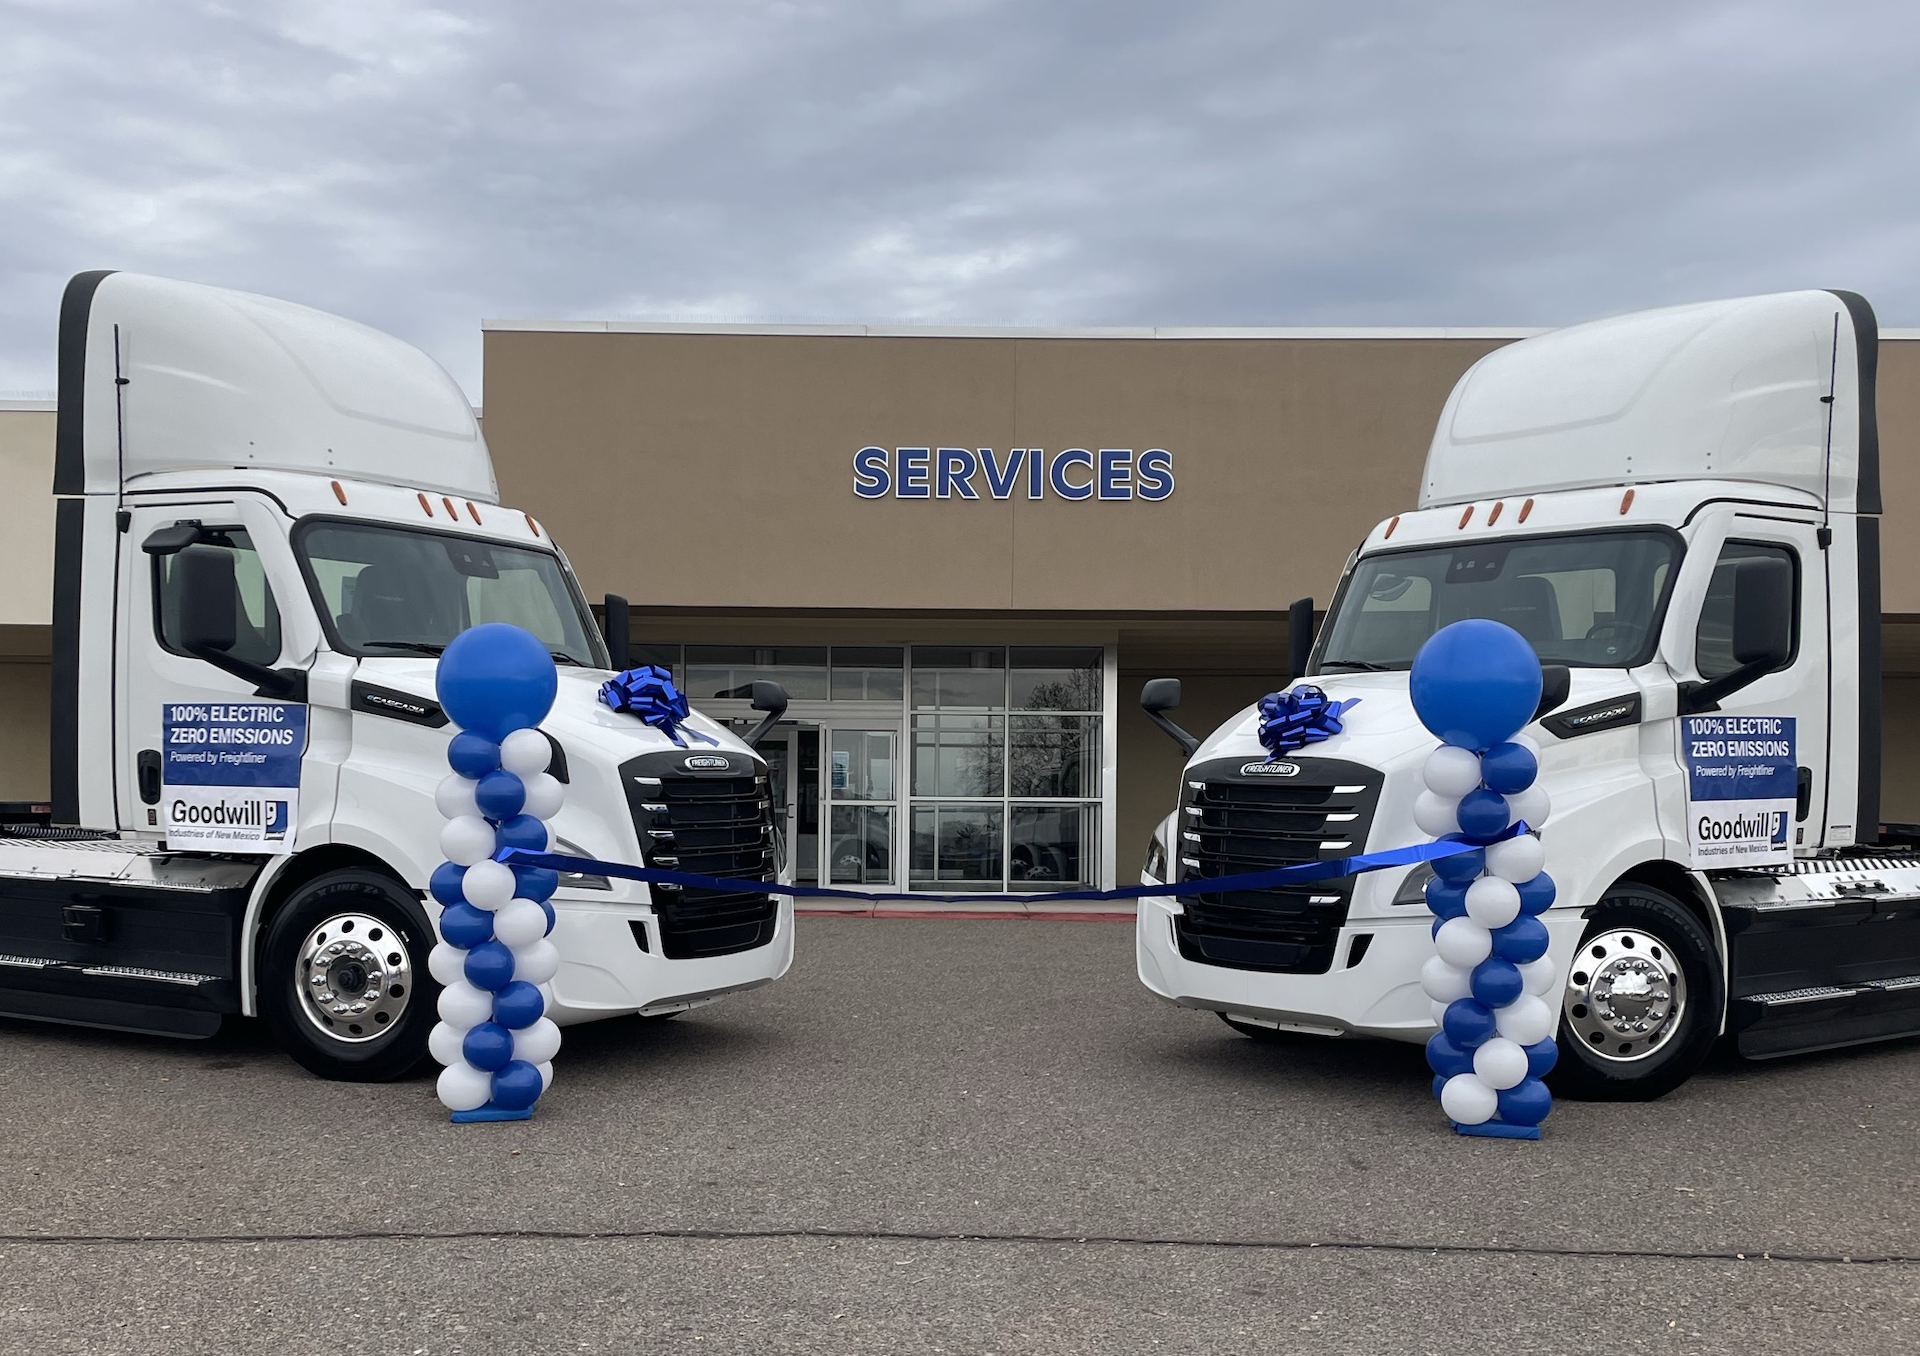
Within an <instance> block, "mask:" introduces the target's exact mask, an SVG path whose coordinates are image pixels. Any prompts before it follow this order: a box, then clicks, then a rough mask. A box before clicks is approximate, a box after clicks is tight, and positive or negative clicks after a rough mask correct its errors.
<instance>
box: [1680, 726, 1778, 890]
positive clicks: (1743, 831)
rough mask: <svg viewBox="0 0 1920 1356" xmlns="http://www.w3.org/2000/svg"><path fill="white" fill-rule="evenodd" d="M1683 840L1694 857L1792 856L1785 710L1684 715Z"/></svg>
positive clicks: (1706, 860) (1751, 862)
mask: <svg viewBox="0 0 1920 1356" xmlns="http://www.w3.org/2000/svg"><path fill="white" fill-rule="evenodd" d="M1681 738H1682V740H1683V741H1684V743H1685V748H1684V750H1683V752H1684V754H1685V757H1686V763H1687V843H1688V846H1689V847H1690V848H1691V850H1692V853H1693V865H1695V866H1699V867H1716V866H1765V865H1768V864H1772V863H1782V862H1791V861H1792V860H1793V813H1794V801H1795V798H1796V795H1797V792H1798V771H1797V769H1798V762H1797V760H1796V758H1795V756H1794V721H1793V717H1791V716H1688V717H1686V719H1685V720H1684V721H1682V722H1681Z"/></svg>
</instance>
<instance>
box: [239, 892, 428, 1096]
mask: <svg viewBox="0 0 1920 1356" xmlns="http://www.w3.org/2000/svg"><path fill="white" fill-rule="evenodd" d="M433 944H434V933H433V926H432V924H430V923H429V922H428V921H427V916H426V914H425V912H424V911H423V910H422V909H421V907H420V904H419V902H418V901H417V900H415V899H414V898H413V896H412V895H411V894H410V893H409V892H408V891H407V889H406V888H405V887H404V886H402V885H401V884H400V883H399V882H398V881H396V880H394V879H392V878H391V877H389V876H385V875H382V874H380V873H379V872H377V871H367V870H361V869H349V870H344V871H329V872H327V873H326V874H325V875H323V876H316V877H315V878H314V879H312V880H310V881H308V882H306V883H305V884H304V885H301V886H299V887H297V888H296V889H295V890H294V892H293V894H292V895H291V896H289V897H288V899H287V901H286V903H285V904H284V905H282V906H281V909H280V911H279V912H278V913H277V914H275V915H274V918H273V922H272V924H271V925H270V926H269V927H268V929H267V936H266V941H265V942H264V943H263V944H262V946H261V948H260V977H259V992H260V1015H261V1016H262V1017H263V1018H264V1019H265V1020H266V1023H267V1025H268V1027H270V1028H271V1029H272V1031H273V1034H274V1036H275V1038H276V1039H277V1040H278V1041H279V1042H280V1046H281V1048H282V1049H284V1050H285V1051H286V1052H287V1053H288V1054H289V1055H291V1056H293V1058H294V1060H295V1061H296V1062H298V1063H299V1064H301V1065H302V1066H304V1067H305V1068H306V1069H308V1070H310V1071H311V1072H313V1073H316V1074H318V1075H319V1076H320V1077H322V1078H332V1079H337V1080H340V1081H342V1082H347V1083H384V1082H387V1081H389V1080H391V1079H395V1078H404V1077H405V1076H406V1075H407V1074H409V1073H411V1072H412V1071H413V1070H414V1069H415V1068H417V1067H418V1066H419V1065H420V1063H421V1062H422V1061H423V1060H425V1059H426V1057H427V1033H428V1032H429V1031H431V1030H432V1029H433V1025H434V1023H435V1022H436V1021H437V1020H438V1019H439V1014H438V1013H437V1012H436V1011H435V1000H436V999H437V997H438V990H439V985H437V984H435V983H434V982H433V978H432V976H431V975H430V974H429V973H428V972H427V952H428V951H430V950H431V949H432V948H433Z"/></svg>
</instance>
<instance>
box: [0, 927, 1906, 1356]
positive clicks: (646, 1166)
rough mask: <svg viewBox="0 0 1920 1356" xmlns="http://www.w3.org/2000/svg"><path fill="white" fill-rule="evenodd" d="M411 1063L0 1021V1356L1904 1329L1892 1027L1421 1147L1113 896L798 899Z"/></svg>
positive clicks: (1791, 1346) (1434, 1138)
mask: <svg viewBox="0 0 1920 1356" xmlns="http://www.w3.org/2000/svg"><path fill="white" fill-rule="evenodd" d="M557 1070H558V1076H557V1079H556V1082H555V1085H554V1088H553V1090H552V1092H551V1093H550V1094H549V1095H548V1096H547V1097H546V1098H545V1099H543V1101H542V1103H541V1106H540V1109H539V1111H538V1113H537V1115H536V1117H535V1118H534V1119H533V1120H532V1121H530V1122H525V1123H520V1124H504V1125H474V1126H454V1125H450V1124H449V1123H447V1121H446V1120H445V1115H444V1112H443V1111H441V1109H440V1108H439V1107H438V1104H437V1103H436V1102H435V1101H434V1098H433V1091H432V1084H431V1081H430V1080H427V1079H420V1080H417V1081H414V1082H409V1083H403V1084H398V1085H384V1086H358V1085H347V1084H333V1083H324V1082H320V1081H317V1080H315V1079H312V1078H310V1077H309V1076H308V1075H306V1074H305V1073H303V1072H302V1071H301V1070H299V1069H298V1068H297V1067H296V1066H294V1065H293V1064H292V1063H291V1062H289V1061H287V1060H285V1059H284V1058H282V1057H281V1056H280V1055H278V1054H277V1053H276V1052H275V1051H274V1050H272V1049H271V1048H270V1047H269V1046H268V1045H267V1044H266V1043H265V1042H264V1040H263V1038H262V1037H261V1036H260V1035H259V1033H258V1032H256V1031H254V1030H253V1029H251V1027H250V1025H249V1024H236V1025H235V1029H234V1030H232V1031H230V1032H227V1033H223V1034H222V1035H221V1036H220V1037H217V1038H216V1039H215V1040H213V1041H210V1042H201V1043H185V1042H169V1041H160V1040H152V1039H146V1038H141V1037H135V1036H122V1035H114V1034H108V1033H100V1032H90V1031H83V1030H75V1029H70V1028H60V1027H50V1026H36V1025H30V1024H25V1023H12V1022H0V1107H3V1108H4V1113H3V1114H4V1116H5V1122H6V1125H7V1127H8V1137H9V1142H8V1145H7V1151H6V1154H5V1159H4V1162H5V1167H4V1174H5V1179H4V1180H5V1184H6V1187H7V1190H6V1191H5V1192H4V1194H3V1195H0V1252H4V1265H3V1266H0V1335H3V1336H0V1349H4V1350H7V1351H15V1350H17V1351H33V1352H44V1353H54V1352H97V1353H108V1352H153V1351H191V1352H199V1351H206V1352H228V1351H248V1350H270V1349H272V1350H284V1349H296V1348H297V1349H324V1350H329V1351H356V1352H368V1353H385V1352H418V1353H433V1354H435V1356H438V1354H439V1353H476V1354H477V1353H510V1352H523V1351H524V1352H535V1351H540V1352H561V1351H656V1350H659V1351H665V1350H673V1351H676V1352H686V1351H689V1350H699V1351H713V1352H725V1351H743V1352H744V1351H795V1352H806V1351H820V1352H836V1353H848V1352H883V1351H886V1352H891V1351H921V1350H939V1351H948V1352H1010V1353H1012V1352H1080V1351H1101V1352H1125V1351H1160V1352H1209V1353H1249V1354H1250V1353H1254V1352H1262V1353H1267V1352H1291V1351H1301V1352H1309V1351H1310V1352H1316V1353H1335V1352H1387V1351H1392V1352H1409V1353H1420V1352H1434V1353H1452V1352H1462V1353H1465V1352H1473V1353H1482V1352H1488V1351H1498V1352H1501V1353H1516V1352H1554V1353H1559V1352H1568V1351H1588V1350H1590V1351H1606V1352H1608V1353H1626V1352H1643V1351H1645V1352H1680V1351H1686V1352H1699V1351H1740V1352H1745V1353H1764V1352H1802V1351H1804V1352H1827V1351H1847V1352H1899V1351H1912V1350H1916V1349H1920V1220H1917V1219H1916V1205H1920V1200H1916V1197H1917V1196H1920V1192H1916V1177H1917V1176H1920V1042H1900V1043H1893V1044H1888V1045H1881V1046H1871V1047H1864V1048H1861V1049H1856V1050H1850V1051H1839V1052H1833V1053H1829V1054H1823V1055H1816V1056H1806V1057H1800V1058H1796V1059H1792V1060H1787V1061H1779V1062H1774V1063H1770V1064H1760V1065H1748V1064H1740V1063H1737V1062H1733V1061H1717V1062H1715V1063H1714V1064H1713V1065H1711V1066H1710V1067H1709V1068H1708V1070H1707V1071H1705V1072H1704V1073H1703V1074H1701V1075H1700V1076H1698V1077H1696V1078H1695V1079H1694V1080H1693V1081H1692V1082H1691V1083H1689V1084H1688V1085H1687V1086H1685V1087H1683V1088H1682V1089H1681V1090H1680V1091H1679V1092H1677V1093H1675V1094H1673V1095H1672V1096H1670V1097H1668V1098H1666V1099H1664V1100H1663V1101H1660V1102H1656V1103H1652V1104H1649V1105H1643V1106H1641V1105H1611V1106H1608V1105H1581V1104H1573V1103H1563V1104H1561V1105H1560V1106H1559V1107H1557V1108H1556V1110H1555V1112H1554V1115H1553V1116H1552V1118H1551V1119H1550V1120H1549V1121H1548V1124H1547V1135H1546V1138H1545V1139H1544V1140H1542V1141H1541V1142H1539V1143H1537V1144H1526V1143H1515V1142H1510V1141H1499V1140H1474V1139H1462V1138H1460V1137H1457V1136H1455V1135H1453V1134H1451V1133H1450V1132H1449V1131H1448V1130H1447V1128H1446V1126H1445V1123H1444V1121H1443V1120H1442V1119H1441V1118H1440V1116H1439V1113H1438V1111H1437V1109H1436V1108H1435V1106H1434V1105H1433V1103H1432V1101H1431V1098H1430V1095H1429V1092H1428V1087H1427V1083H1428V1076H1427V1073H1426V1070H1425V1066H1424V1063H1423V1061H1422V1059H1421V1055H1420V1051H1419V1050H1418V1049H1417V1048H1416V1047H1411V1046H1404V1047H1403V1046H1393V1045H1384V1044H1369V1043H1360V1042H1335V1041H1321V1040H1313V1039H1310V1038H1304V1037H1302V1038H1299V1039H1297V1040H1288V1041H1285V1042H1283V1043H1279V1044H1273V1045H1263V1044H1258V1043H1255V1042H1253V1041H1250V1040H1247V1039H1245V1038H1244V1037H1241V1036H1237V1035H1235V1034H1233V1033H1232V1032H1230V1031H1229V1030H1228V1029H1227V1028H1226V1027H1224V1026H1222V1025H1221V1024H1220V1023H1218V1022H1216V1021H1214V1020H1213V1019H1212V1018H1211V1017H1209V1016H1207V1015H1205V1014H1202V1013H1196V1012H1188V1011H1183V1010H1179V1009H1175V1008H1172V1007H1170V1006H1167V1005H1165V1004H1162V1003H1160V1002H1159V1001H1158V1000H1156V999H1154V998H1152V997H1151V996H1150V995H1148V994H1147V993H1146V992H1145V991H1144V990H1143V989H1141V988H1140V986H1139V985H1138V983H1137V981H1136V980H1135V979H1134V977H1133V973H1132V930H1131V928H1130V927H1128V926H1126V925H1124V924H1118V923H1066V922H1041V921H977V920H965V921H953V920H925V919H913V920H895V919H867V918H809V919H803V920H802V921H801V924H800V959H799V961H798V962H797V964H796V967H795V970H794V972H793V973H792V974H791V975H790V976H789V977H788V978H787V979H785V980H783V981H781V982H780V983H778V984H776V985H774V986H772V987H771V988H768V989H763V990H760V991H757V992H755V993H752V994H747V995H743V996H741V997H738V998H735V999H731V1000H728V1001H726V1002H723V1003H720V1004H717V1005H714V1006H712V1007H709V1008H705V1009H702V1010H700V1011H698V1012H696V1013H691V1014H687V1015H685V1016H683V1017H681V1018H679V1019H676V1020H673V1021H667V1022H640V1021H636V1020H625V1021H618V1022H608V1023H601V1024H598V1025H595V1026H590V1027H574V1028H570V1029H569V1030H568V1032H567V1045H566V1047H565V1048H564V1049H563V1050H562V1052H561V1054H560V1057H559V1060H558V1062H557Z"/></svg>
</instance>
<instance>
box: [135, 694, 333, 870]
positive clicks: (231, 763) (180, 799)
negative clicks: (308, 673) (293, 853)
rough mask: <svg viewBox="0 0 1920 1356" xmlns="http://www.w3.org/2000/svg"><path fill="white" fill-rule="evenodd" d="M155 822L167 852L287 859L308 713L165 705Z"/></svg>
mask: <svg viewBox="0 0 1920 1356" xmlns="http://www.w3.org/2000/svg"><path fill="white" fill-rule="evenodd" d="M163 723H164V725H165V727H166V729H165V740H166V744H165V750H164V753H163V755H162V759H161V764H160V767H161V778H160V780H161V791H160V814H161V821H162V828H163V829H164V831H165V833H166V836H167V846H168V847H170V848H200V849H209V850H212V851H215V852H268V853H271V852H286V851H288V850H289V849H290V842H289V840H290V838H291V836H292V833H293V825H294V822H295V820H296V819H297V818H298V815H299V809H300V757H301V755H302V754H303V753H305V752H306V748H307V708H306V707H305V706H304V705H302V704H301V703H299V702H255V701H240V702H167V703H165V704H164V706H163Z"/></svg>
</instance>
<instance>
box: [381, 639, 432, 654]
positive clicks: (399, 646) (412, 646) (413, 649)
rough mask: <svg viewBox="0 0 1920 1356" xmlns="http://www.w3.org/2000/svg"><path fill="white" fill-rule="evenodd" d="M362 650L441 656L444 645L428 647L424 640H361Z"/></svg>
mask: <svg viewBox="0 0 1920 1356" xmlns="http://www.w3.org/2000/svg"><path fill="white" fill-rule="evenodd" d="M360 645H361V647H362V648H363V649H368V650H405V651H406V652H407V653H408V654H432V655H437V654H442V653H444V652H445V651H446V648H447V647H446V646H444V645H430V644H428V643H427V642H426V641H424V640H363V641H361V642H360Z"/></svg>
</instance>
